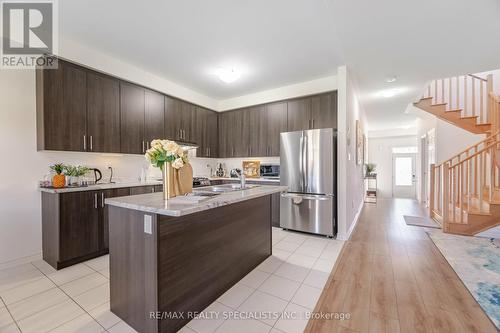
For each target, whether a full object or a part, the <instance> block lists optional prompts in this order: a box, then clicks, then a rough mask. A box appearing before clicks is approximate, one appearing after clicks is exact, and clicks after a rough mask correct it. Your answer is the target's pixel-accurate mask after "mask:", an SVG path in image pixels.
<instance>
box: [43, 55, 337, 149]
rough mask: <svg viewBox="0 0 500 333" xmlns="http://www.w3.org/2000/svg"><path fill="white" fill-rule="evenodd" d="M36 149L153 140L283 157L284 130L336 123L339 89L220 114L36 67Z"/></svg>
mask: <svg viewBox="0 0 500 333" xmlns="http://www.w3.org/2000/svg"><path fill="white" fill-rule="evenodd" d="M36 97H37V100H36V106H37V147H38V150H59V151H83V152H101V153H124V154H144V153H145V151H146V150H147V149H149V148H150V144H151V141H152V140H153V139H170V140H175V141H177V142H179V143H190V144H196V145H197V146H198V147H199V148H198V150H197V156H199V157H264V156H279V154H280V151H279V150H280V133H282V132H290V131H299V130H306V129H314V128H337V92H336V91H334V92H329V93H322V94H319V95H314V96H309V97H301V98H295V99H292V100H286V101H282V102H274V103H268V104H263V105H257V106H251V107H246V108H242V109H238V110H232V111H227V112H221V113H217V112H214V111H211V110H208V109H206V108H203V107H200V106H196V105H194V104H192V103H189V102H186V101H183V100H180V99H177V98H173V97H170V96H166V95H163V94H161V93H159V92H156V91H153V90H150V89H147V88H144V87H142V86H140V85H137V84H133V83H130V82H126V81H123V80H120V79H119V78H116V77H113V76H110V75H106V74H103V73H99V72H97V71H94V70H91V69H89V68H86V67H83V66H79V65H77V64H74V63H70V62H68V61H64V60H59V67H58V69H37V70H36Z"/></svg>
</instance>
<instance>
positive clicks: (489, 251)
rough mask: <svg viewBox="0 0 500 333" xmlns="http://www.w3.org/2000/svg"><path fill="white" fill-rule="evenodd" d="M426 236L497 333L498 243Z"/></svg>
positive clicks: (433, 232) (434, 233) (499, 298)
mask: <svg viewBox="0 0 500 333" xmlns="http://www.w3.org/2000/svg"><path fill="white" fill-rule="evenodd" d="M427 233H428V234H429V236H430V238H431V239H432V241H433V242H434V244H436V246H437V247H438V249H439V251H441V253H442V254H443V256H444V257H445V258H446V260H447V261H448V262H449V263H450V265H451V267H453V269H454V270H455V272H456V273H457V275H458V276H459V277H460V279H461V280H462V282H463V283H464V284H465V286H466V287H467V289H469V291H470V292H471V294H472V295H473V296H474V298H475V299H476V301H477V302H478V303H479V305H480V306H481V308H483V310H484V312H485V313H486V314H487V315H488V317H490V319H491V321H492V322H493V323H494V324H495V325H496V327H497V329H498V330H500V239H494V238H480V237H467V236H457V235H450V234H445V233H442V232H441V231H438V230H428V231H427Z"/></svg>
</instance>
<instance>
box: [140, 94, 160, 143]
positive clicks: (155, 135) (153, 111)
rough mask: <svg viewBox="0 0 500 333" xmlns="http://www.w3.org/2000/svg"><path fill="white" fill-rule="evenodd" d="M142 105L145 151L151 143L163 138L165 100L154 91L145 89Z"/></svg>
mask: <svg viewBox="0 0 500 333" xmlns="http://www.w3.org/2000/svg"><path fill="white" fill-rule="evenodd" d="M144 103H145V104H144V141H146V149H149V148H151V147H150V146H151V141H153V140H155V139H164V138H165V98H164V96H163V95H162V94H160V93H158V92H156V91H152V90H148V89H146V91H145V95H144Z"/></svg>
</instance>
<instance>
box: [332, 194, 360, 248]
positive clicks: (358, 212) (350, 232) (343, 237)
mask: <svg viewBox="0 0 500 333" xmlns="http://www.w3.org/2000/svg"><path fill="white" fill-rule="evenodd" d="M364 204H365V202H364V200H362V201H361V204H360V205H359V207H358V211H357V212H356V215H355V216H354V219H353V221H352V223H351V226H350V227H349V230H347V234H346V235H345V236H344V235H337V239H338V240H343V241H346V240H348V239H349V237H351V234H352V231H353V230H354V227H356V224H357V223H358V220H359V216H360V215H361V211H362V210H363V206H364Z"/></svg>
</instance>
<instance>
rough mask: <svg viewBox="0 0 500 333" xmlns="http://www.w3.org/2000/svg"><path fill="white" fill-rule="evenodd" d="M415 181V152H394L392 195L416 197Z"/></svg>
mask: <svg viewBox="0 0 500 333" xmlns="http://www.w3.org/2000/svg"><path fill="white" fill-rule="evenodd" d="M415 183H416V177H415V154H394V155H393V180H392V196H393V197H395V198H415Z"/></svg>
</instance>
